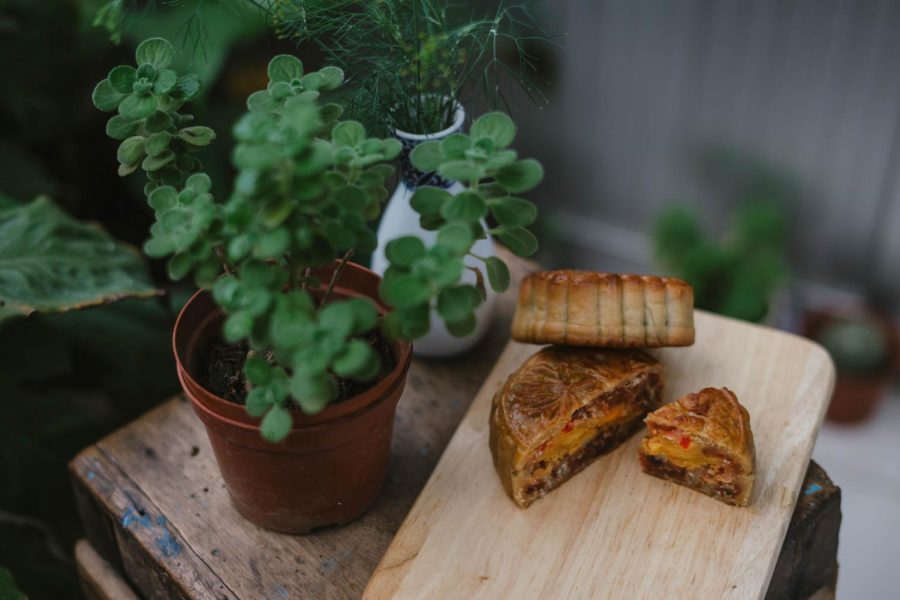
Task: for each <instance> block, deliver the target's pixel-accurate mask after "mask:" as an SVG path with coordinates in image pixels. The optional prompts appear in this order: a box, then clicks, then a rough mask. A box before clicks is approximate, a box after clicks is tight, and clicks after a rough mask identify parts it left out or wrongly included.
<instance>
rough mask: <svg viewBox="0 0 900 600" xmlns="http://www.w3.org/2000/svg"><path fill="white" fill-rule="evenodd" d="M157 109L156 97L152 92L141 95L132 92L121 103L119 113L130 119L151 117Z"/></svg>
mask: <svg viewBox="0 0 900 600" xmlns="http://www.w3.org/2000/svg"><path fill="white" fill-rule="evenodd" d="M155 110H156V98H155V97H154V96H153V95H152V94H148V95H146V96H139V95H137V94H131V95H130V96H128V97H127V98H125V99H124V100H122V103H121V104H119V114H120V115H122V116H123V117H125V118H126V119H128V120H129V121H137V120H140V119H143V118H145V117H149V116H150V115H152V114H153V111H155Z"/></svg>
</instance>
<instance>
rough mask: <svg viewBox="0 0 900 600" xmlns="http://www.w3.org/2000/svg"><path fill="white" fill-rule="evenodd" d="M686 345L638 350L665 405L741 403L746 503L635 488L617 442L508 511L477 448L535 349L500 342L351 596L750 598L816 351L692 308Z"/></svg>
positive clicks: (762, 589) (821, 358)
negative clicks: (508, 382) (749, 459)
mask: <svg viewBox="0 0 900 600" xmlns="http://www.w3.org/2000/svg"><path fill="white" fill-rule="evenodd" d="M695 324H696V330H697V339H696V342H695V344H694V345H693V346H690V347H687V348H663V349H660V350H654V351H651V353H652V354H654V355H655V356H658V357H659V358H660V360H661V362H662V363H663V364H664V365H665V370H666V392H665V401H667V402H668V401H671V400H674V399H675V398H677V397H679V396H682V395H684V394H686V393H689V392H693V391H696V390H698V389H700V388H703V387H706V386H710V385H714V386H723V385H724V386H727V387H728V388H730V389H732V390H734V392H735V393H736V394H737V396H738V398H740V399H741V403H742V404H744V406H746V407H747V410H748V411H749V413H750V420H751V424H752V428H753V435H754V439H755V442H756V482H755V485H754V488H753V493H752V495H751V498H750V506H749V507H747V508H745V509H743V508H736V507H732V506H728V505H726V504H724V503H721V502H718V501H716V500H714V499H712V498H708V497H706V496H703V495H700V494H698V493H696V492H694V491H691V490H688V489H686V488H684V487H681V486H677V485H673V484H671V483H669V482H666V481H661V480H659V479H656V478H653V477H648V476H646V475H644V474H643V473H642V472H641V469H640V467H639V465H638V461H637V446H638V445H639V444H640V440H641V438H642V436H640V435H637V436H634V437H632V438H631V439H630V440H629V441H628V442H626V443H624V444H623V445H622V446H620V447H619V448H618V449H616V450H614V451H613V452H611V453H610V454H608V455H606V456H604V457H601V458H600V459H598V460H597V461H596V462H595V463H593V464H591V465H590V466H588V467H587V468H586V469H585V470H584V471H583V472H582V473H580V474H579V475H577V476H576V477H574V478H573V479H572V480H570V481H569V482H568V483H566V484H565V485H564V486H562V487H560V488H559V489H558V490H556V491H554V492H552V493H551V494H549V495H548V496H546V497H545V498H543V499H541V500H539V501H538V502H536V503H534V504H533V505H532V506H530V507H529V508H528V509H527V510H522V509H520V508H518V507H517V506H516V505H515V504H514V503H513V502H511V501H510V499H509V498H508V497H507V495H506V493H505V492H504V490H503V488H502V486H501V485H500V482H499V480H498V478H497V475H496V473H495V472H494V469H493V465H492V461H491V454H490V451H489V449H488V430H489V427H488V414H489V412H490V407H491V399H492V397H493V396H494V394H495V392H496V390H497V389H498V388H499V387H500V386H501V385H502V383H503V381H504V380H505V379H506V377H507V376H508V375H509V374H510V373H512V372H513V371H515V370H516V369H517V368H519V366H520V365H521V364H522V363H523V362H524V360H525V359H526V358H527V357H529V356H531V355H532V354H533V353H534V352H535V351H536V350H537V349H538V347H537V346H534V345H532V344H521V343H518V342H512V341H511V342H510V343H509V344H508V345H507V347H506V349H505V350H504V352H503V354H502V355H501V356H500V358H499V359H498V361H497V364H496V366H495V367H494V369H493V370H492V371H491V374H490V375H489V376H488V378H487V380H486V381H485V383H484V385H483V386H482V388H481V390H480V391H479V392H478V395H477V396H476V397H475V400H474V401H473V403H472V406H471V408H470V409H469V411H468V413H467V414H466V416H465V417H464V419H463V421H462V423H461V424H460V426H459V427H458V428H457V430H456V433H455V434H454V436H453V439H452V440H451V441H450V444H449V445H448V447H447V450H446V451H445V452H444V454H443V456H442V457H441V460H440V462H439V463H438V465H437V467H436V469H435V471H434V473H433V474H432V476H431V478H430V479H429V480H428V484H427V485H426V486H425V489H424V490H423V491H422V493H421V494H420V495H419V497H418V499H417V500H416V503H415V505H414V506H413V508H412V510H411V511H410V513H409V515H408V516H407V517H406V519H405V520H404V522H403V525H402V527H401V528H400V530H399V531H398V532H397V535H396V537H395V538H394V540H393V542H392V543H391V545H390V547H389V548H388V550H387V552H386V554H385V556H384V557H383V558H382V560H381V563H380V564H379V565H378V568H377V569H376V570H375V573H374V574H373V576H372V579H371V580H370V581H369V584H368V586H367V588H366V591H365V593H364V598H368V599H371V600H376V599H387V598H403V599H406V598H409V599H418V598H449V597H453V596H457V597H465V598H523V599H524V598H550V597H560V598H572V599H574V598H611V599H614V598H635V599H637V598H657V597H660V596H664V597H678V598H722V599H725V598H734V599H738V598H740V599H749V598H763V597H764V596H765V594H766V591H767V589H768V584H769V580H770V578H771V576H772V573H773V570H774V567H775V563H776V560H777V558H778V554H779V550H780V548H781V545H782V542H783V540H784V536H785V533H786V532H787V529H788V526H789V524H790V521H791V516H792V514H793V511H794V505H795V503H796V501H797V497H798V494H800V493H801V485H802V483H803V479H804V476H805V473H806V470H807V467H808V465H809V458H810V454H811V452H812V447H813V443H814V441H815V436H816V433H817V431H818V428H819V425H820V424H821V422H822V418H823V417H824V415H825V409H826V408H827V406H828V401H829V399H830V398H831V391H832V388H833V385H834V365H833V363H832V362H831V359H830V358H829V357H828V354H827V353H826V352H825V350H824V349H822V348H821V347H820V346H818V345H816V344H814V343H812V342H810V341H808V340H804V339H802V338H800V337H797V336H793V335H790V334H786V333H783V332H780V331H776V330H773V329H769V328H765V327H760V326H756V325H751V324H748V323H744V322H741V321H736V320H733V319H727V318H725V317H720V316H717V315H712V314H710V313H706V312H702V311H696V313H695Z"/></svg>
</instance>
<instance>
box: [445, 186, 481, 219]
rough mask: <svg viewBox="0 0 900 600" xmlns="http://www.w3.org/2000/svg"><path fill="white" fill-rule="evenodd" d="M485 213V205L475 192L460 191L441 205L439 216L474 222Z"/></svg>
mask: <svg viewBox="0 0 900 600" xmlns="http://www.w3.org/2000/svg"><path fill="white" fill-rule="evenodd" d="M486 214H487V206H485V204H484V200H482V199H481V196H479V195H478V194H476V193H475V192H469V191H466V192H460V193H459V194H457V195H456V196H454V197H452V198H451V199H450V200H449V201H447V202H445V203H444V204H443V206H442V207H441V216H442V217H444V218H445V219H446V220H448V221H456V220H459V221H466V222H468V223H475V222H477V221H478V220H479V219H481V218H482V217H483V216H484V215H486Z"/></svg>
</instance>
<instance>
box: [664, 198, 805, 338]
mask: <svg viewBox="0 0 900 600" xmlns="http://www.w3.org/2000/svg"><path fill="white" fill-rule="evenodd" d="M785 233H786V223H785V219H784V216H783V213H782V212H781V211H780V210H779V209H778V207H777V206H776V205H774V204H772V203H769V202H752V203H748V204H745V205H744V206H743V207H741V208H740V210H739V212H738V213H737V214H736V215H735V217H734V220H733V222H732V224H731V228H730V229H729V231H728V232H727V233H726V234H725V235H724V236H723V238H722V239H721V240H720V239H717V238H715V237H713V236H710V235H709V234H708V233H706V232H705V231H704V230H703V228H702V226H701V223H700V219H699V217H698V215H697V214H695V213H694V212H692V211H690V210H689V209H687V208H677V207H673V208H669V209H667V210H666V211H664V212H663V213H662V215H661V216H660V217H659V219H658V220H657V222H656V227H655V229H654V234H653V235H654V252H655V255H656V260H657V261H658V263H659V265H660V267H661V268H662V269H664V270H665V271H666V272H667V273H669V274H671V275H674V276H676V277H680V278H682V279H684V280H686V281H687V282H688V283H690V284H691V285H692V286H693V287H694V303H695V305H696V306H697V308H702V309H706V310H711V311H713V312H717V313H720V314H723V315H728V316H730V317H735V318H738V319H744V320H745V321H760V320H762V319H763V318H764V317H765V316H766V313H767V312H768V310H769V306H770V300H771V296H772V294H773V292H774V291H775V290H776V289H777V287H778V285H779V284H781V283H782V282H783V281H784V279H785V276H786V274H787V264H786V260H785V257H784V252H785V251H784V239H785Z"/></svg>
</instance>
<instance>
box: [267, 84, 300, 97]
mask: <svg viewBox="0 0 900 600" xmlns="http://www.w3.org/2000/svg"><path fill="white" fill-rule="evenodd" d="M267 89H268V90H269V95H270V96H272V98H274V99H275V100H284V99H285V98H288V97H290V96H293V95H294V87H293V86H292V85H291V84H290V83H288V82H286V81H273V82H272V83H270V84H269V87H268V88H267Z"/></svg>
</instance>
